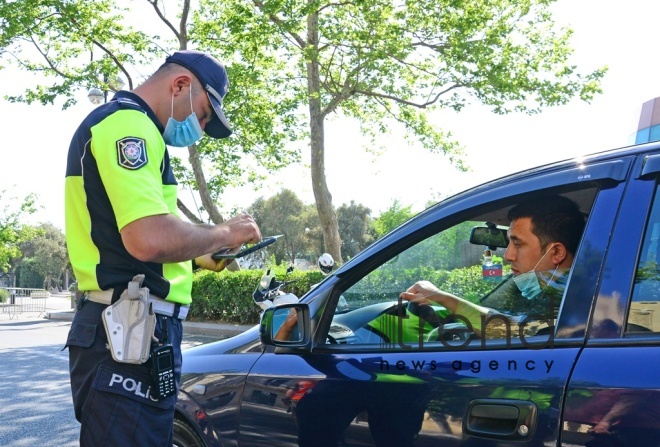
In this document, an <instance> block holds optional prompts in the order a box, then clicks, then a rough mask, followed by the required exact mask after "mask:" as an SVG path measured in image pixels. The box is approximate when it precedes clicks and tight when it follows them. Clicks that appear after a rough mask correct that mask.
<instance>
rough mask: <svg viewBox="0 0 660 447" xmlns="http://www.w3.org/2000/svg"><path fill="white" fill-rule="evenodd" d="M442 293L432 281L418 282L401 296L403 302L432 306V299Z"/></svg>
mask: <svg viewBox="0 0 660 447" xmlns="http://www.w3.org/2000/svg"><path fill="white" fill-rule="evenodd" d="M440 293H441V292H440V289H438V288H437V287H436V286H434V285H433V284H432V283H431V282H430V281H418V282H416V283H415V284H413V285H412V286H410V287H409V288H408V290H406V291H405V292H402V293H401V295H399V296H400V297H401V299H402V300H405V301H410V302H413V303H416V304H431V302H432V300H431V299H430V297H432V296H433V295H439V294H440Z"/></svg>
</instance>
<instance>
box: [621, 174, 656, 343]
mask: <svg viewBox="0 0 660 447" xmlns="http://www.w3.org/2000/svg"><path fill="white" fill-rule="evenodd" d="M659 241H660V186H658V187H656V191H655V196H654V199H653V204H652V206H651V212H650V214H649V219H648V222H647V223H646V230H645V232H644V239H643V242H642V248H641V251H640V255H639V261H638V263H637V271H636V274H635V284H634V286H633V293H632V300H631V303H630V310H629V312H628V322H627V325H626V332H627V333H635V332H649V331H650V332H660V302H659V301H658V298H657V297H658V296H660V245H659Z"/></svg>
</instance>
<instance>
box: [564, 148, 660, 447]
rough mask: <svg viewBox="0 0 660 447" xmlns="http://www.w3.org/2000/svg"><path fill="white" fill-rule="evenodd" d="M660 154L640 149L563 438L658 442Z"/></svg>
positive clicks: (586, 442)
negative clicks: (642, 153) (645, 153)
mask: <svg viewBox="0 0 660 447" xmlns="http://www.w3.org/2000/svg"><path fill="white" fill-rule="evenodd" d="M659 173H660V154H657V153H651V154H648V155H645V156H642V157H640V158H639V160H638V161H637V164H636V166H635V168H634V170H633V177H634V179H633V180H632V181H631V182H630V184H629V186H628V189H627V191H626V194H625V199H624V201H623V204H622V207H621V211H620V213H619V214H618V217H617V222H616V226H615V231H614V233H613V237H612V243H611V246H610V249H609V253H608V255H607V262H606V263H605V265H604V269H603V280H602V283H601V286H600V288H599V290H598V294H597V300H596V306H595V308H594V312H593V318H592V321H591V324H590V325H589V328H588V337H587V342H586V346H585V349H584V351H583V352H582V354H581V355H580V357H579V360H578V362H577V365H576V367H575V371H574V373H573V375H572V377H571V380H570V384H569V387H568V391H567V399H566V405H565V409H564V416H563V424H562V444H563V445H571V446H574V445H575V446H590V445H603V446H610V445H612V446H621V447H624V446H639V445H644V446H648V447H652V446H658V445H660V399H659V397H660V377H659V376H658V374H657V372H658V371H659V370H660V275H659V272H660V270H659V269H658V266H659V265H660V263H659V261H660V247H659V246H658V241H659V239H660V192H659V187H658V184H659V183H658V179H659V177H658V174H659Z"/></svg>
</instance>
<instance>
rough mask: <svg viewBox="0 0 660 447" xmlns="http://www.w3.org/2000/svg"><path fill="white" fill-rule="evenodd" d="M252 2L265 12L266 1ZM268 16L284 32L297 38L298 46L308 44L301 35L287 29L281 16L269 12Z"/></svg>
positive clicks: (254, 0) (257, 0)
mask: <svg viewBox="0 0 660 447" xmlns="http://www.w3.org/2000/svg"><path fill="white" fill-rule="evenodd" d="M252 3H253V4H254V6H256V7H257V9H259V10H260V11H261V12H263V8H264V3H263V2H262V1H261V0H252ZM268 18H269V19H270V21H271V22H273V23H274V24H275V25H277V26H278V28H279V29H280V30H282V32H284V33H286V34H288V35H289V36H291V37H292V38H293V40H295V42H296V43H297V44H298V47H299V48H300V49H302V48H305V47H306V46H307V44H306V43H305V41H304V40H303V39H302V38H301V37H300V36H298V35H297V34H294V33H291V32H289V31H286V28H287V27H286V26H285V25H284V21H283V20H282V19H280V18H279V17H277V16H276V15H274V14H268Z"/></svg>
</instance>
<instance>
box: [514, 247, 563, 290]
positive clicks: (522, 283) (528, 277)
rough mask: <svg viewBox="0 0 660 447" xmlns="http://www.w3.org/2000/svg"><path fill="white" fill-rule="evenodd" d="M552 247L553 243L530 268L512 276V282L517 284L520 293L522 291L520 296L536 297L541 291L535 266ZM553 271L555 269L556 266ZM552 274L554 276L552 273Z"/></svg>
mask: <svg viewBox="0 0 660 447" xmlns="http://www.w3.org/2000/svg"><path fill="white" fill-rule="evenodd" d="M552 247H554V245H551V246H550V248H548V251H546V252H545V254H544V255H543V256H541V259H539V262H537V263H536V265H535V266H534V268H533V269H532V270H530V271H529V272H525V273H521V274H520V275H518V276H514V277H513V282H514V283H516V286H518V289H520V293H522V296H524V297H525V298H527V299H528V300H531V299H532V298H536V297H537V296H539V295H540V294H541V292H542V291H541V284H540V283H539V278H538V277H537V276H536V267H538V266H539V264H540V263H541V261H542V260H543V258H545V255H547V254H548V253H550V250H552ZM555 271H557V269H556V268H555ZM552 276H553V277H554V273H553V274H552ZM550 280H551V281H552V278H550Z"/></svg>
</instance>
